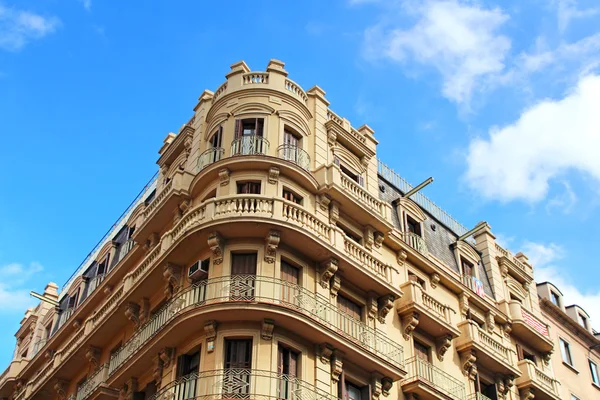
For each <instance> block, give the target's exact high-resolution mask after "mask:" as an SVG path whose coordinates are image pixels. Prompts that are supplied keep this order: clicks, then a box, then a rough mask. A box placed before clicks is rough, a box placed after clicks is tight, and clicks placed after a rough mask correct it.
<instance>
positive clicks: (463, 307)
mask: <svg viewBox="0 0 600 400" xmlns="http://www.w3.org/2000/svg"><path fill="white" fill-rule="evenodd" d="M458 306H459V308H460V313H461V314H462V316H463V317H465V318H466V317H467V313H468V311H469V295H468V294H466V293H461V294H460V295H459V296H458Z"/></svg>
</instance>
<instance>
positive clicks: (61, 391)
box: [54, 379, 69, 400]
mask: <svg viewBox="0 0 600 400" xmlns="http://www.w3.org/2000/svg"><path fill="white" fill-rule="evenodd" d="M68 388H69V381H67V380H65V379H57V380H56V381H55V382H54V391H55V392H56V395H57V396H58V398H59V399H61V400H63V399H65V398H66V397H67V389H68Z"/></svg>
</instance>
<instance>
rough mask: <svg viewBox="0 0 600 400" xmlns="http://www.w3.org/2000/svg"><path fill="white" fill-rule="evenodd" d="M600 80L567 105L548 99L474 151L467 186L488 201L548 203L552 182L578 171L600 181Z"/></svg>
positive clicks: (478, 142)
mask: <svg viewBox="0 0 600 400" xmlns="http://www.w3.org/2000/svg"><path fill="white" fill-rule="evenodd" d="M598 104H600V76H597V75H590V76H586V77H583V78H581V79H580V81H579V83H578V84H577V86H576V87H575V89H574V90H573V91H572V92H571V93H569V94H568V95H566V97H564V98H563V99H561V100H544V101H541V102H539V103H538V104H536V105H534V106H533V107H531V108H529V109H527V110H525V111H524V112H523V113H522V114H521V116H520V117H519V119H518V120H517V121H515V122H514V123H512V124H509V125H506V126H504V127H501V128H497V127H494V128H492V129H491V130H490V132H489V135H488V137H486V138H477V139H474V140H473V141H472V142H471V143H470V145H469V149H468V155H467V172H466V174H465V179H466V182H467V184H468V185H469V186H471V188H472V189H473V190H475V191H477V192H478V193H480V194H481V195H482V196H483V197H485V198H488V199H497V200H500V201H510V200H515V199H521V200H525V201H528V202H537V201H540V200H542V199H543V198H544V197H545V196H546V194H547V192H548V187H549V182H550V180H552V179H554V178H556V177H558V176H560V175H561V174H564V173H566V172H569V171H572V170H575V171H579V172H581V173H584V174H586V175H589V176H591V177H592V178H594V179H595V180H598V181H600V157H598V149H600V134H599V132H598V127H599V126H600V112H598Z"/></svg>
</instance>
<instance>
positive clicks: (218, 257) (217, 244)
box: [208, 232, 223, 265]
mask: <svg viewBox="0 0 600 400" xmlns="http://www.w3.org/2000/svg"><path fill="white" fill-rule="evenodd" d="M208 247H210V250H211V251H212V253H213V264H214V265H219V264H221V263H222V262H223V238H222V237H221V235H219V233H218V232H211V233H210V234H209V235H208Z"/></svg>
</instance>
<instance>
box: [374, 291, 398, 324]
mask: <svg viewBox="0 0 600 400" xmlns="http://www.w3.org/2000/svg"><path fill="white" fill-rule="evenodd" d="M377 304H378V306H379V312H378V315H377V320H378V321H379V322H380V323H382V324H385V317H387V315H388V314H389V313H390V311H392V309H393V308H394V296H393V295H391V294H388V295H385V296H381V297H380V298H379V300H378V301H377Z"/></svg>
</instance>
